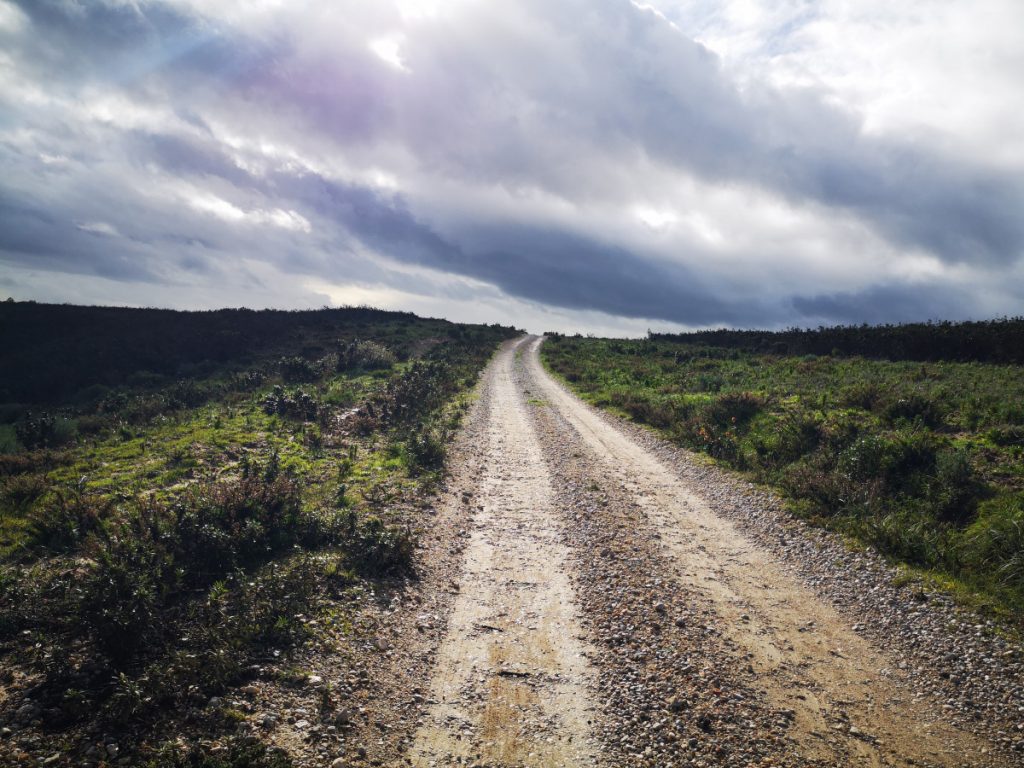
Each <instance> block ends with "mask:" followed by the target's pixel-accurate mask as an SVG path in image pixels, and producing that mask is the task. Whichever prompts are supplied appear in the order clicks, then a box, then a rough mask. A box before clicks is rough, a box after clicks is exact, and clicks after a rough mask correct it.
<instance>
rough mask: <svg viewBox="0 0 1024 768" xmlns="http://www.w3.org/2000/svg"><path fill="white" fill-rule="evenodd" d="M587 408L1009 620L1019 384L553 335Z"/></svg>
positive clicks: (1023, 607) (1023, 396) (1023, 595)
mask: <svg viewBox="0 0 1024 768" xmlns="http://www.w3.org/2000/svg"><path fill="white" fill-rule="evenodd" d="M542 354H543V357H544V360H545V364H546V365H548V367H549V368H550V369H551V370H552V371H553V372H554V373H556V374H558V375H560V376H561V377H563V378H564V379H565V380H566V381H567V383H569V384H570V386H572V387H573V388H574V389H575V390H576V391H577V392H578V393H579V394H580V395H581V396H583V397H584V398H585V399H587V400H589V401H590V402H592V403H594V404H595V405H597V406H600V407H603V408H607V409H609V410H611V411H614V412H617V413H619V414H622V415H625V416H628V417H629V418H631V419H633V420H635V421H637V422H640V423H643V424H646V425H648V426H650V427H652V428H654V429H656V430H658V431H659V432H661V433H662V434H663V435H665V436H667V437H669V438H670V439H672V440H674V441H675V442H677V443H679V444H681V445H683V446H685V447H687V448H690V449H692V450H696V451H699V452H701V453H703V454H706V455H707V456H709V457H711V458H712V459H714V460H716V461H719V462H721V463H723V464H725V465H727V466H729V467H732V468H734V469H737V470H740V471H742V472H745V473H747V474H748V476H750V477H751V478H752V479H755V480H757V481H759V482H763V483H767V484H769V485H772V486H774V487H775V488H777V489H779V490H781V491H782V492H783V493H784V494H785V495H786V497H787V498H788V499H789V504H790V507H791V509H792V510H793V512H794V513H795V514H797V515H799V516H801V517H803V518H804V519H807V520H809V521H811V522H812V523H815V524H818V525H822V526H825V527H828V528H830V529H832V530H836V531H839V532H841V533H843V534H844V535H846V536H848V537H850V538H851V539H852V540H855V541H859V542H862V543H866V544H870V545H872V546H874V547H876V548H877V549H879V550H880V551H881V552H883V553H884V554H886V555H887V556H889V557H891V558H893V559H894V560H896V561H898V562H901V563H904V564H906V565H907V566H908V567H911V568H914V569H916V571H917V572H919V573H921V574H930V576H929V578H931V579H932V581H933V582H935V583H938V582H943V581H944V582H946V583H947V584H956V588H955V589H954V590H953V591H954V592H960V593H962V594H972V595H974V596H975V597H976V598H977V600H976V602H977V603H978V604H981V605H986V606H988V607H989V608H990V609H991V611H992V612H994V613H997V614H1000V615H1003V616H1005V617H1009V618H1010V619H1011V620H1013V621H1014V622H1017V623H1019V622H1020V621H1021V616H1024V375H1022V374H1024V371H1022V369H1021V366H1018V365H995V364H984V363H956V362H928V363H921V362H908V361H899V360H897V361H886V360H868V359H863V358H858V357H840V356H835V357H833V356H820V357H819V356H814V355H801V356H785V355H772V354H762V353H755V352H749V351H744V350H741V349H728V348H721V347H712V346H706V345H701V344H681V343H678V342H673V341H671V340H644V341H619V340H607V339H583V338H567V337H561V336H555V337H553V338H551V339H549V340H548V341H547V342H546V343H545V344H544V346H543V348H542Z"/></svg>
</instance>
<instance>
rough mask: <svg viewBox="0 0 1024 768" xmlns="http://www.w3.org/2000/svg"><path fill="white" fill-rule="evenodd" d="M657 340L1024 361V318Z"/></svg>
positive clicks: (723, 332)
mask: <svg viewBox="0 0 1024 768" xmlns="http://www.w3.org/2000/svg"><path fill="white" fill-rule="evenodd" d="M650 338H651V340H652V341H667V342H674V343H677V344H696V345H706V346H711V347H727V348H730V349H742V350H744V351H747V352H760V353H766V354H775V355H833V356H838V355H842V356H845V357H853V356H859V357H867V358H873V359H880V360H914V361H918V362H939V361H943V360H945V361H950V362H961V363H967V362H979V363H1013V364H1019V363H1024V317H1013V318H1002V319H998V320H984V321H979V322H968V323H950V322H941V323H931V322H929V323H907V324H902V325H874V326H869V325H840V326H835V327H831V328H824V327H822V328H817V329H811V328H790V329H787V330H785V331H743V330H732V329H727V328H722V329H718V330H711V331H698V332H696V333H652V334H650Z"/></svg>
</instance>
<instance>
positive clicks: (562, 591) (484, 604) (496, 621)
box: [408, 344, 597, 768]
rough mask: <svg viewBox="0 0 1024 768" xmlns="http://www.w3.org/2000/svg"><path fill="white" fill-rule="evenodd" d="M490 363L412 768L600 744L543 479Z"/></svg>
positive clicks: (507, 391)
mask: <svg viewBox="0 0 1024 768" xmlns="http://www.w3.org/2000/svg"><path fill="white" fill-rule="evenodd" d="M521 347H522V345H521V344H520V345H515V346H512V347H506V348H505V349H503V350H502V351H501V352H500V353H499V355H498V357H497V359H496V360H495V361H494V363H493V364H492V365H491V367H490V368H489V370H488V373H487V375H488V376H490V377H492V381H491V382H490V386H489V387H487V388H486V394H485V396H486V397H489V398H491V401H490V403H489V404H488V405H489V413H490V416H489V423H488V425H487V428H486V430H485V435H486V436H485V439H484V442H483V444H482V445H480V446H479V449H480V451H481V453H482V455H483V456H484V462H483V466H484V470H483V477H482V479H481V481H480V484H479V487H478V489H477V492H476V493H475V494H473V495H469V494H467V495H466V496H465V497H464V501H465V502H466V503H468V504H472V505H474V506H475V507H476V512H475V514H474V516H473V518H472V523H471V530H470V532H469V537H468V544H467V547H466V551H465V561H464V565H463V572H462V578H461V582H460V585H459V594H458V597H457V598H456V602H455V607H454V609H453V612H452V615H451V618H450V620H449V625H448V632H447V635H446V636H445V639H444V640H443V642H442V644H441V648H440V650H439V653H438V658H437V663H436V667H435V672H434V676H433V679H432V682H431V687H430V706H429V709H428V711H427V715H426V719H425V722H424V724H423V725H422V727H421V728H420V729H419V730H418V731H417V734H416V737H415V741H414V744H413V747H412V748H411V750H410V752H409V758H408V762H410V763H411V764H412V765H416V766H444V765H474V764H479V765H487V766H551V767H552V768H554V767H555V766H566V767H568V766H588V765H596V764H597V749H596V747H595V746H594V743H593V741H592V737H591V733H590V728H589V726H588V721H590V720H591V719H592V718H593V714H594V705H593V703H592V698H591V691H592V689H593V674H592V671H591V669H590V668H589V665H588V663H587V660H586V654H587V653H588V652H589V650H590V649H589V648H588V646H587V645H586V643H585V641H584V640H583V639H582V632H581V629H580V624H579V618H578V616H577V609H576V606H575V603H574V600H573V593H572V587H571V583H570V579H569V574H568V573H567V572H566V563H567V562H568V560H569V558H568V557H567V552H566V546H565V544H564V543H563V542H562V540H561V530H560V527H559V523H558V515H557V514H556V510H555V509H554V508H553V494H552V489H551V477H550V475H549V473H548V470H547V465H546V464H545V461H544V457H543V455H542V453H541V450H540V447H539V444H538V442H537V437H536V435H535V434H534V432H533V428H532V426H531V424H530V420H529V418H528V414H527V412H526V405H525V403H524V401H523V397H522V394H521V392H520V391H519V390H518V389H517V388H516V386H515V383H514V381H513V377H512V367H513V365H514V364H515V355H516V354H517V351H518V350H519V349H521Z"/></svg>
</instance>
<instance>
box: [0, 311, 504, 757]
mask: <svg viewBox="0 0 1024 768" xmlns="http://www.w3.org/2000/svg"><path fill="white" fill-rule="evenodd" d="M515 333H516V332H515V331H514V329H510V328H504V327H499V326H467V325H457V324H453V323H449V322H446V321H435V320H422V319H420V318H417V317H415V316H413V315H410V314H407V313H394V312H380V311H375V310H366V309H342V310H321V311H317V312H250V311H246V310H225V311H221V312H214V313H176V312H165V311H156V310H117V309H100V308H84V307H57V306H45V305H36V304H4V305H0V349H2V350H3V351H2V352H0V372H2V373H0V399H2V400H3V402H2V403H0V419H2V422H0V675H2V680H3V684H4V685H3V690H4V696H3V698H2V699H0V714H2V717H3V721H4V722H8V723H12V724H13V723H18V724H21V725H27V724H29V723H32V724H35V725H37V726H38V728H40V729H41V732H42V733H46V734H48V735H47V736H46V737H45V740H46V742H47V743H46V744H45V746H40V745H36V747H33V746H32V745H31V744H26V745H24V746H26V747H27V748H28V749H29V752H35V753H40V754H48V753H50V752H54V753H60V754H63V755H66V756H70V755H75V754H80V755H82V756H84V757H85V758H87V759H88V760H89V761H91V762H93V763H95V762H96V761H97V760H98V759H108V758H109V759H112V758H113V757H115V756H116V754H115V753H116V750H117V749H121V750H122V753H121V754H124V752H123V750H124V749H125V748H126V745H128V744H130V745H131V747H132V749H133V753H132V754H134V755H135V756H136V757H135V758H133V759H139V760H143V759H145V760H151V761H153V763H154V764H170V765H211V766H212V765H229V764H237V765H281V764H285V761H284V758H283V757H282V756H281V755H279V754H276V753H274V752H273V751H268V750H266V749H265V748H264V747H262V746H260V745H259V744H258V743H255V742H251V740H250V741H246V740H244V739H242V740H239V739H235V738H234V737H233V736H232V735H231V734H232V733H233V731H234V728H235V725H236V722H235V721H236V720H237V719H238V713H237V712H235V713H234V714H232V711H231V710H218V711H217V713H216V714H215V715H214V716H212V720H211V719H210V718H207V719H205V720H204V721H203V723H201V724H194V725H193V727H192V729H193V731H195V730H196V729H199V732H201V733H202V734H203V735H205V736H212V737H218V736H223V737H224V739H225V740H222V741H221V742H219V743H218V747H217V749H218V752H217V756H214V755H213V754H212V753H210V752H209V751H208V750H206V749H205V748H203V747H202V746H194V745H193V746H189V747H187V748H186V747H184V746H181V744H180V743H179V741H178V740H176V739H173V740H170V741H161V740H160V739H159V738H157V737H156V736H155V735H154V734H157V733H158V732H159V725H160V722H161V718H163V717H165V716H166V714H167V713H168V712H176V711H180V710H182V708H185V707H188V706H193V705H195V704H196V703H197V702H200V703H205V702H206V701H207V700H210V699H211V697H216V696H218V694H220V693H221V692H222V691H224V690H225V689H226V688H227V687H228V686H237V685H239V684H242V683H244V682H245V680H246V679H247V676H250V675H251V674H252V669H253V665H254V664H255V663H256V662H258V661H259V662H262V663H264V664H265V663H266V659H267V658H268V655H269V657H270V658H272V659H277V661H276V662H275V663H272V664H270V669H271V670H272V674H277V675H279V676H280V677H281V679H282V681H284V682H287V681H288V679H289V677H290V676H291V677H294V676H295V675H296V674H300V673H298V672H296V671H295V670H292V669H291V668H290V667H289V661H288V660H289V653H290V650H289V649H293V648H298V647H300V646H302V644H303V643H306V642H308V641H310V640H314V639H316V638H317V637H318V635H322V633H323V632H324V630H325V628H331V627H332V626H333V627H335V628H337V627H341V628H342V629H344V626H345V622H346V621H347V620H348V619H347V617H346V614H345V609H344V606H345V605H346V599H347V597H349V596H351V595H354V594H359V593H361V592H365V591H366V590H370V591H371V592H372V590H373V589H374V584H378V583H381V582H382V581H386V580H389V579H390V580H395V579H397V580H401V579H406V578H411V577H414V576H415V573H414V558H413V554H414V551H415V549H416V546H417V539H418V535H419V529H420V527H421V525H422V523H423V520H422V517H421V516H422V514H423V510H422V500H423V499H424V497H425V494H427V493H429V491H430V490H431V489H432V488H433V486H434V485H435V484H436V482H437V481H438V479H439V478H440V476H441V474H442V473H443V471H444V465H445V457H446V446H447V443H448V441H449V439H450V437H451V434H452V433H453V431H454V430H455V429H456V428H457V426H458V424H459V421H460V417H461V415H462V413H463V412H464V410H465V407H466V405H467V402H468V401H467V397H468V393H469V390H470V388H471V387H472V386H473V385H474V383H475V382H476V379H477V375H478V373H479V371H480V370H481V369H482V368H483V366H484V365H485V364H486V362H487V360H488V359H489V358H490V356H491V355H492V353H493V352H494V350H495V349H496V348H497V345H498V344H499V343H500V342H501V341H502V340H504V339H507V338H510V337H511V336H513V335H515ZM274 670H276V671H274ZM264 674H267V673H266V671H264ZM24 701H29V702H31V703H29V704H23V703H22V702H24ZM335 704H336V702H331V701H330V695H329V694H328V695H327V698H326V700H325V701H324V702H323V705H324V706H325V707H328V706H334V705H335ZM186 730H187V729H186ZM100 732H102V733H104V734H108V735H112V737H111V739H110V740H108V742H107V744H108V745H109V744H116V743H120V745H121V746H120V747H116V748H115V750H114V751H112V752H110V753H109V754H105V753H104V752H103V750H104V747H103V746H102V744H103V742H102V741H101V742H100V747H99V749H100V753H99V754H96V749H97V747H96V737H95V734H96V733H100ZM89 734H93V736H92V738H91V739H90V738H89ZM177 735H180V732H179V733H178V734H176V736H177ZM113 737H116V739H115V738H113ZM27 738H29V737H27ZM30 738H35V737H30ZM90 744H91V746H90ZM5 749H6V750H9V751H4V752H3V753H0V762H4V761H6V760H18V759H20V757H19V755H22V756H24V754H25V753H23V752H20V751H19V749H20V748H19V747H15V746H14V744H13V742H10V743H9V745H8V747H7V748H5ZM89 750H92V752H89ZM218 761H219V762H218Z"/></svg>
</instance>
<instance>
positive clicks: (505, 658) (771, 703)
mask: <svg viewBox="0 0 1024 768" xmlns="http://www.w3.org/2000/svg"><path fill="white" fill-rule="evenodd" d="M539 342H540V340H539V339H537V338H528V339H524V340H522V341H521V342H519V343H518V344H516V345H510V346H508V347H506V348H505V349H504V350H503V351H502V352H501V353H500V354H499V356H498V357H497V359H496V360H495V361H494V363H493V364H492V366H491V368H490V369H489V371H488V373H487V377H488V384H487V386H485V387H484V390H483V391H484V395H483V396H484V398H485V399H486V403H485V406H486V407H485V408H484V409H482V410H481V413H485V414H486V419H487V422H486V428H485V429H484V430H483V432H482V434H483V435H484V436H485V437H484V438H483V439H482V440H481V444H480V445H478V446H477V450H478V451H479V453H480V454H481V455H482V456H483V457H484V458H483V461H482V472H481V473H480V476H479V478H478V479H477V480H476V487H474V488H465V489H463V491H462V493H463V501H465V502H468V503H470V504H472V505H473V506H474V507H475V511H474V513H473V516H472V522H471V529H470V536H469V539H468V546H467V547H466V550H465V553H464V561H463V566H462V569H463V570H462V576H461V579H460V585H461V588H460V591H459V594H458V596H457V598H456V599H455V605H454V608H453V609H452V612H451V614H450V617H449V620H448V630H447V633H446V635H445V637H444V639H443V641H442V643H441V646H440V649H439V652H438V654H437V657H436V663H435V667H434V671H433V673H432V675H433V676H432V680H431V683H430V700H429V707H428V711H427V713H426V717H425V718H424V720H423V724H422V726H421V727H420V728H419V730H418V732H417V733H416V736H415V739H414V744H413V747H412V748H411V750H410V751H409V753H408V755H407V758H406V762H407V763H411V764H413V765H419V766H433V765H437V766H441V765H478V766H514V765H525V766H576V765H580V766H583V765H642V766H669V765H834V766H846V765H880V766H882V765H885V766H888V765H892V766H904V765H906V766H911V765H918V766H920V765H929V766H930V765H934V766H968V765H970V766H974V765H999V766H1001V765H1013V764H1016V762H1015V760H1014V757H1015V755H1014V754H1013V753H1012V752H1010V751H1009V750H1007V749H1006V748H1005V747H1006V746H1007V744H1008V743H1009V742H1008V741H1007V742H1005V743H1003V744H1001V745H997V744H993V743H992V742H991V741H990V740H988V739H987V738H983V737H982V736H980V735H978V734H976V733H972V732H971V731H972V730H979V731H980V730H982V729H980V728H979V729H972V728H958V727H955V726H953V725H951V724H950V720H951V718H950V717H949V713H948V711H947V710H945V709H943V706H942V702H940V701H938V700H935V699H934V698H932V697H929V696H926V695H922V694H921V693H920V692H919V691H918V690H917V689H915V688H914V687H913V686H912V684H911V681H910V680H909V679H908V677H907V675H906V674H905V673H904V671H902V670H901V669H899V666H900V665H898V664H896V663H895V662H894V660H893V659H892V658H890V656H889V655H887V652H886V650H885V649H884V648H881V647H878V646H877V644H872V643H871V642H870V641H869V640H868V639H866V638H865V637H864V636H862V633H860V632H859V631H858V630H859V625H858V624H857V622H858V617H854V616H847V615H841V614H840V613H839V612H837V610H836V609H835V608H834V607H832V605H830V604H829V603H828V602H826V601H825V600H823V599H821V597H819V595H817V594H816V593H815V591H813V590H812V589H810V588H809V587H808V586H807V584H806V583H805V582H804V581H803V580H801V579H800V578H797V577H796V576H795V575H794V574H793V573H792V572H791V571H792V569H790V568H787V567H786V566H785V565H784V564H783V563H782V562H780V561H779V559H778V558H777V557H776V556H774V555H773V554H772V553H771V552H769V551H768V549H766V548H765V547H763V546H761V544H759V543H758V542H757V541H755V540H754V539H753V538H751V537H749V536H747V535H745V533H744V532H743V531H741V530H740V529H739V528H738V527H737V526H736V525H735V524H734V523H733V522H731V521H730V520H728V519H726V518H725V517H723V516H721V515H720V514H717V513H716V501H715V499H716V498H717V496H716V489H715V488H714V487H710V486H709V485H708V481H707V480H706V479H704V480H701V481H697V480H694V479H693V478H687V476H686V473H685V472H683V471H681V470H680V468H679V467H677V466H672V465H670V464H669V463H667V462H666V461H665V460H664V458H663V457H661V456H659V455H657V454H656V453H655V452H653V451H652V450H650V448H649V447H648V446H645V445H643V444H641V441H638V440H637V439H636V436H635V435H632V434H630V433H629V430H627V429H623V428H622V427H621V426H619V425H617V424H616V423H615V421H614V420H612V419H609V418H608V417H606V416H603V415H601V414H598V413H596V412H595V411H593V410H592V409H591V408H590V407H588V406H586V405H584V404H583V403H582V402H580V401H579V400H578V399H577V398H576V397H574V396H573V395H571V394H569V393H568V392H567V391H566V390H565V389H564V388H563V387H562V386H561V385H560V384H558V383H556V382H555V381H554V380H553V379H552V378H551V377H550V376H549V375H548V374H547V373H546V372H545V371H544V370H543V368H542V366H541V365H540V362H539V359H538V352H537V350H538V345H539ZM855 625H856V626H858V630H855V629H854V627H855Z"/></svg>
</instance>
